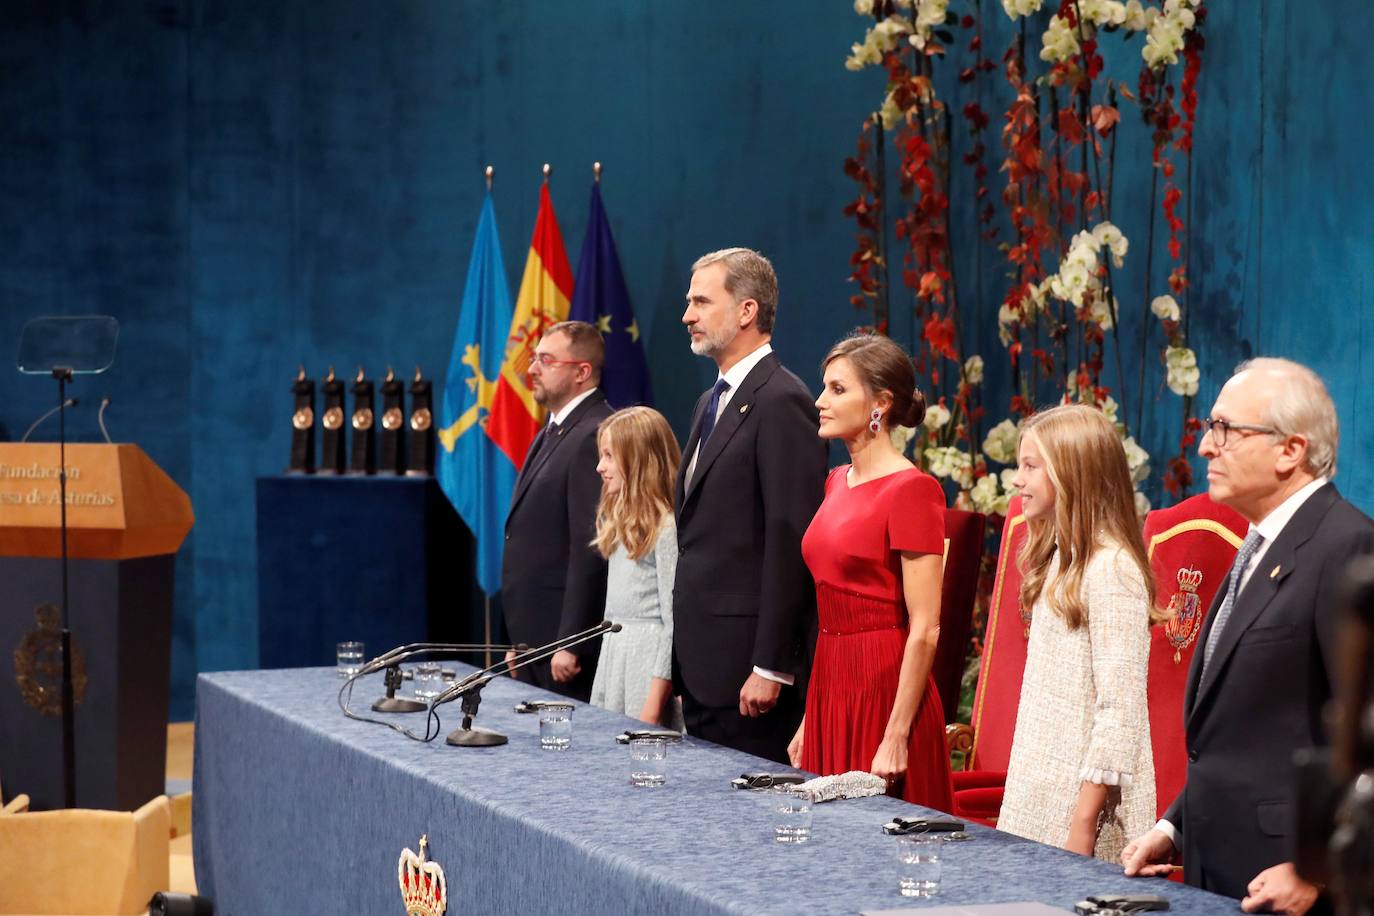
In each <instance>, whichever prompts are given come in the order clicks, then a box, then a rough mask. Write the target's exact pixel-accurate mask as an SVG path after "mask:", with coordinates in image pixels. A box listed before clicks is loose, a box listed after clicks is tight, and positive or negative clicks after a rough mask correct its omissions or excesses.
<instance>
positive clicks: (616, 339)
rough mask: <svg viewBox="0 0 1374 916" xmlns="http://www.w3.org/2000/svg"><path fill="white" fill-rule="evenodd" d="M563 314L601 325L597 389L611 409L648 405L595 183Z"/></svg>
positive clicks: (649, 392)
mask: <svg viewBox="0 0 1374 916" xmlns="http://www.w3.org/2000/svg"><path fill="white" fill-rule="evenodd" d="M568 317H569V318H573V319H576V320H578V321H586V322H589V323H590V324H594V325H596V326H597V327H598V328H600V329H601V338H602V339H603V340H604V341H605V342H606V366H605V368H604V369H603V370H602V372H601V389H602V390H603V391H604V392H605V393H606V400H608V401H610V402H611V404H612V405H613V406H615V407H629V406H631V405H634V404H645V405H647V406H650V407H652V406H653V403H654V393H653V388H652V387H651V385H650V383H649V363H648V360H646V359H645V358H644V344H643V342H642V341H641V340H640V336H639V322H637V321H635V313H634V309H632V308H631V307H630V293H629V291H628V290H626V288H625V275H624V274H623V273H621V271H620V256H619V255H617V254H616V251H615V239H614V238H613V237H612V236H611V224H610V222H609V221H608V220H607V219H606V208H605V207H603V206H602V204H601V185H600V183H593V184H592V205H591V209H590V213H589V214H588V217H587V237H586V239H585V240H584V241H583V242H582V256H581V258H580V259H579V260H578V262H577V282H576V284H575V285H574V286H573V300H572V309H571V311H570V313H569V315H568Z"/></svg>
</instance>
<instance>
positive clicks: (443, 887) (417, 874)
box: [396, 834, 448, 916]
mask: <svg viewBox="0 0 1374 916" xmlns="http://www.w3.org/2000/svg"><path fill="white" fill-rule="evenodd" d="M428 845H429V835H428V834H426V835H425V836H422V837H420V854H419V855H418V856H417V855H416V854H415V853H413V852H411V851H410V849H409V847H407V848H406V849H403V850H401V858H400V860H399V861H397V863H396V879H397V881H398V882H400V885H401V899H402V900H404V901H405V905H406V916H442V914H443V912H444V910H446V909H448V885H447V883H446V882H445V880H444V869H443V868H442V867H441V866H440V865H439V863H438V862H429V861H426V860H425V847H426V846H428Z"/></svg>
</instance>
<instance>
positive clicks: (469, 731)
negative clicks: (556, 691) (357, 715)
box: [430, 620, 620, 747]
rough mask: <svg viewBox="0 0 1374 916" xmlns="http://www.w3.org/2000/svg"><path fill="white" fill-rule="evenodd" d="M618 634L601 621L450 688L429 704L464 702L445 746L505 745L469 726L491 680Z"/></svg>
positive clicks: (487, 732)
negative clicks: (458, 721) (460, 720)
mask: <svg viewBox="0 0 1374 916" xmlns="http://www.w3.org/2000/svg"><path fill="white" fill-rule="evenodd" d="M619 632H620V624H618V623H612V622H611V621H609V620H603V621H601V622H600V623H598V624H597V625H596V626H594V627H589V628H588V629H585V630H583V631H582V632H581V633H574V634H573V635H572V636H565V637H563V638H562V639H555V640H554V641H553V642H551V643H549V644H548V645H545V646H540V647H539V648H537V649H530V650H528V651H526V652H524V653H523V654H521V655H518V656H516V658H515V660H514V661H513V662H510V663H507V662H505V661H501V662H500V663H498V664H495V665H492V666H491V667H490V668H484V669H483V670H481V671H477V672H474V673H472V674H470V675H468V676H467V677H466V678H464V679H463V680H462V681H461V682H459V683H457V684H454V685H453V686H452V687H449V688H448V689H446V690H445V691H444V692H443V693H441V694H439V695H438V696H437V697H435V698H434V699H433V700H432V701H431V702H430V710H431V711H433V710H434V709H435V708H436V707H438V706H440V705H442V704H444V703H448V702H451V701H453V700H455V699H461V700H462V701H463V702H462V709H463V724H462V727H460V728H458V729H456V730H455V731H454V732H453V733H451V734H450V735H449V736H448V738H447V739H446V740H447V743H449V744H451V745H453V746H454V747H497V746H499V745H502V744H505V743H506V742H507V741H508V740H509V739H508V738H507V737H506V736H505V735H503V734H501V733H499V732H494V731H491V730H490V729H486V728H474V727H473V725H472V720H473V718H474V717H475V716H476V715H477V707H478V706H480V705H481V703H482V688H483V687H485V686H487V684H489V683H491V680H492V678H494V677H497V676H498V675H500V674H503V673H504V674H509V673H510V672H512V671H518V670H519V669H521V668H524V667H526V666H527V665H532V664H534V663H535V662H539V661H543V660H544V659H546V658H551V657H552V656H553V655H555V654H557V653H558V652H561V651H563V650H564V649H571V648H572V647H573V646H580V645H581V644H582V643H584V642H588V641H590V640H593V639H596V638H597V637H599V636H601V634H603V633H619Z"/></svg>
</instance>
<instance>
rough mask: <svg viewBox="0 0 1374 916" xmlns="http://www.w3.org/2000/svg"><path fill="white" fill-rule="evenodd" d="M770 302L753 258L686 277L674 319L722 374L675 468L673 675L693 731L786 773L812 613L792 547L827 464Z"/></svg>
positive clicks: (770, 283)
mask: <svg viewBox="0 0 1374 916" xmlns="http://www.w3.org/2000/svg"><path fill="white" fill-rule="evenodd" d="M777 304H778V281H777V277H776V276H775V275H774V273H773V266H772V265H771V264H770V263H769V262H768V259H767V258H765V257H763V256H762V255H760V254H758V253H757V252H755V251H751V250H749V249H747V248H729V249H725V250H723V251H718V252H714V253H712V254H708V255H706V256H704V257H702V258H700V259H698V261H697V262H696V264H694V265H693V266H692V284H691V289H690V290H689V291H688V293H687V310H686V312H684V313H683V316H682V322H683V324H685V325H687V331H688V333H689V334H690V335H691V339H692V352H693V353H695V354H697V355H698V356H709V357H710V358H711V359H713V360H714V361H715V363H716V367H717V368H718V370H719V373H720V375H719V378H718V379H717V381H716V384H715V386H713V387H712V388H711V389H710V390H709V391H707V392H705V393H704V394H702V396H701V398H700V399H699V400H698V401H697V405H696V411H695V413H694V414H693V416H692V431H691V434H690V436H689V437H688V439H687V448H686V449H685V450H684V452H683V455H682V466H681V468H680V469H679V471H678V480H677V539H678V565H677V579H676V582H675V585H674V587H673V617H674V635H673V662H674V664H673V672H674V679H675V681H676V686H677V688H678V690H679V691H680V693H681V695H682V703H683V718H684V720H685V722H686V725H687V731H688V732H689V733H690V734H692V735H696V736H697V737H701V738H705V739H706V740H708V741H714V742H716V743H717V744H724V745H728V746H730V747H734V748H738V749H740V750H743V751H747V752H749V753H752V754H757V755H759V756H761V757H768V758H770V759H773V760H778V761H781V762H784V763H785V762H786V761H787V742H788V741H789V740H791V738H792V735H793V733H794V732H795V731H796V728H797V724H798V722H799V721H800V720H801V714H802V711H803V703H802V698H801V691H800V684H799V683H798V682H799V679H802V678H803V676H804V672H805V669H806V667H807V666H808V665H809V663H810V658H809V649H808V639H807V637H808V635H809V633H810V630H811V628H812V625H813V623H814V620H815V614H816V604H815V602H816V594H815V586H814V584H813V582H812V579H811V575H810V573H809V572H808V571H807V569H806V564H805V563H804V562H803V561H802V556H801V538H802V534H803V533H804V532H805V531H806V526H807V525H809V524H810V522H811V517H812V516H813V515H815V513H816V507H817V506H819V505H820V502H821V496H822V492H823V489H824V486H825V466H826V456H825V447H824V445H823V444H822V442H821V440H820V439H819V437H818V436H817V434H816V430H817V426H818V420H817V414H816V408H815V405H814V404H813V403H812V396H811V393H810V392H809V391H808V390H807V388H806V385H804V384H803V383H802V381H801V380H800V379H798V378H797V377H796V376H795V375H793V374H792V373H791V372H788V371H787V370H786V369H784V368H783V366H782V364H781V363H780V362H779V361H778V358H777V356H775V355H774V354H773V352H772V346H771V344H770V340H771V338H772V333H773V318H774V315H775V314H776V312H777Z"/></svg>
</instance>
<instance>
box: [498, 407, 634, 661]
mask: <svg viewBox="0 0 1374 916" xmlns="http://www.w3.org/2000/svg"><path fill="white" fill-rule="evenodd" d="M610 415H611V407H610V405H609V404H607V403H606V396H605V395H604V394H603V393H602V392H601V391H600V390H597V391H595V392H593V393H592V394H591V395H590V396H589V397H588V398H587V399H586V400H585V401H583V402H582V403H581V404H578V405H577V407H576V408H574V409H573V412H572V413H571V414H569V415H568V417H567V419H565V420H564V421H563V424H562V426H560V427H559V431H558V434H557V435H556V436H549V435H545V437H544V438H545V441H544V443H543V445H542V446H540V447H539V449H538V452H537V453H535V452H534V449H535V446H534V445H531V452H532V454H531V456H529V457H527V458H526V460H525V466H524V467H523V468H522V469H521V471H520V476H519V477H518V478H516V481H515V492H514V493H513V494H512V495H511V503H510V514H509V515H507V517H506V544H505V550H504V553H503V554H502V557H501V606H502V609H503V611H504V613H505V616H506V628H507V630H509V632H510V637H511V640H512V641H513V642H525V643H529V645H530V646H532V647H533V646H540V645H543V644H544V643H548V642H552V641H553V640H555V639H558V638H560V637H563V636H569V635H571V634H573V633H576V632H578V631H579V630H585V629H587V628H588V627H590V626H594V625H595V624H596V623H597V622H598V621H599V620H601V618H602V617H603V616H604V614H605V612H606V561H605V559H603V558H602V556H601V554H599V553H597V551H596V550H595V549H593V548H592V547H591V546H589V545H590V543H591V540H592V537H593V536H594V535H595V533H596V530H595V529H596V504H597V500H598V499H599V498H600V497H601V478H600V476H598V475H597V473H596V464H597V460H598V456H597V448H596V428H597V426H599V425H600V424H601V421H602V420H604V419H605V418H606V417H608V416H610ZM600 644H601V641H600V640H596V639H594V640H591V641H590V642H585V643H583V644H582V645H580V646H578V647H576V648H575V649H572V650H571V651H572V652H574V653H576V654H577V656H578V658H579V660H583V662H584V664H583V667H584V668H586V663H585V662H586V660H588V659H591V660H594V659H595V658H596V657H597V654H598V652H599V651H600Z"/></svg>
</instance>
